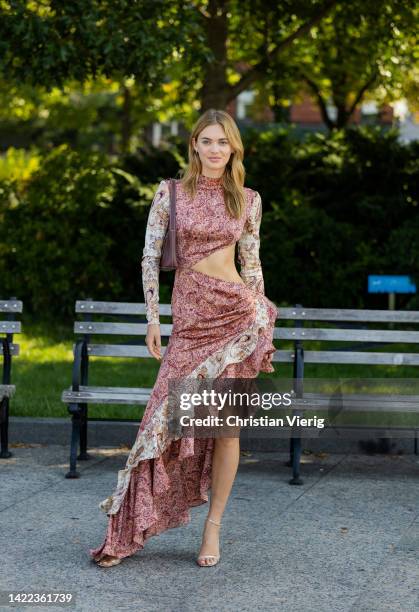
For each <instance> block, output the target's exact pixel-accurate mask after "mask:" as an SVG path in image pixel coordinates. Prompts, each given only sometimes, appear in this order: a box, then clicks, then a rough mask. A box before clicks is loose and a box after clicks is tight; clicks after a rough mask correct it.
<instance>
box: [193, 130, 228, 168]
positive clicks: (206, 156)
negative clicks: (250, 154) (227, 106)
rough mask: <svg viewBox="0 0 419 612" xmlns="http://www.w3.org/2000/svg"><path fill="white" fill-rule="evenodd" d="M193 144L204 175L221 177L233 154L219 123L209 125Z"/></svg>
mask: <svg viewBox="0 0 419 612" xmlns="http://www.w3.org/2000/svg"><path fill="white" fill-rule="evenodd" d="M192 144H193V147H194V149H195V151H197V152H198V155H199V158H200V160H201V164H202V173H203V174H205V175H206V176H210V177H214V178H215V177H220V176H221V175H222V174H223V172H224V168H225V167H226V165H227V163H228V161H229V159H230V156H231V154H232V153H233V149H232V148H231V145H230V143H229V141H228V138H227V136H226V135H225V132H224V129H223V127H222V126H221V125H220V124H219V123H215V124H214V125H207V127H206V128H204V129H203V130H202V132H200V134H199V136H198V138H197V139H196V140H195V139H193V143H192Z"/></svg>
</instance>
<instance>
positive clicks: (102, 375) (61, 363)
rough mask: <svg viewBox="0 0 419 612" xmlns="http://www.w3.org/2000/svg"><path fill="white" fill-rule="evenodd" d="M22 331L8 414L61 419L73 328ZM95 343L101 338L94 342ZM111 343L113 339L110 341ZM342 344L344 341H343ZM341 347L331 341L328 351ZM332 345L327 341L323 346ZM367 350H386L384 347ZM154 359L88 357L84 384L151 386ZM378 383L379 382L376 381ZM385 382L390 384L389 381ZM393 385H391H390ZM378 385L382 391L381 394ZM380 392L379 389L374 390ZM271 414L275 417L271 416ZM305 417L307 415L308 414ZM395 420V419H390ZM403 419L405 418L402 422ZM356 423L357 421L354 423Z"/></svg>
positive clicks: (102, 407)
mask: <svg viewBox="0 0 419 612" xmlns="http://www.w3.org/2000/svg"><path fill="white" fill-rule="evenodd" d="M22 327H23V329H24V333H22V334H19V335H17V336H15V341H16V342H17V343H19V344H20V355H19V356H18V357H16V358H14V359H13V365H12V382H13V384H16V393H15V395H14V396H13V398H12V400H11V407H10V414H11V415H13V416H28V417H29V416H31V417H62V418H69V415H68V410H67V406H66V405H65V404H64V403H63V402H62V401H61V393H62V391H63V390H64V389H65V388H68V387H69V386H70V384H71V376H72V361H73V352H72V346H73V342H74V339H75V336H74V334H73V331H72V324H71V323H69V324H68V325H63V324H60V323H56V322H54V323H51V322H39V321H29V320H28V317H25V320H24V322H23V325H22ZM98 341H99V342H100V341H101V339H98ZM113 341H115V342H116V341H117V338H116V337H115V338H114V340H113ZM165 343H166V339H164V344H165ZM275 344H276V346H277V348H282V349H286V348H292V343H290V342H287V343H285V342H283V343H282V342H281V343H280V344H279V342H278V341H275ZM346 345H347V343H346ZM339 346H343V343H337V342H336V343H333V347H334V348H337V347H339ZM305 347H306V350H308V349H313V350H314V349H319V348H321V344H320V343H319V342H313V341H311V342H306V343H305ZM330 347H331V343H328V348H330ZM414 348H415V346H414V345H411V344H410V345H409V344H406V345H401V344H400V345H397V346H396V345H393V346H392V349H391V350H396V351H400V352H411V351H412V350H414ZM370 350H384V351H385V350H390V349H389V347H383V346H381V347H380V348H377V349H370ZM159 365H160V364H159V362H157V361H156V360H155V359H152V358H150V359H122V358H109V357H108V358H100V357H91V358H90V365H89V384H92V385H102V386H120V387H124V386H127V387H131V386H134V387H152V386H153V384H154V382H155V380H156V377H157V373H158V370H159ZM274 367H275V373H272V374H266V373H261V375H260V377H261V378H274V377H280V378H285V379H287V378H288V379H291V378H292V365H291V364H282V363H281V364H278V363H275V364H274ZM417 373H418V369H417V368H416V367H414V366H403V367H400V366H399V367H396V366H381V365H380V366H364V365H349V366H348V365H340V364H338V365H327V366H324V365H318V364H305V368H304V374H305V378H306V379H310V378H327V379H333V380H335V379H339V378H362V379H366V378H378V379H387V380H388V379H391V378H399V379H401V378H410V379H415V378H417ZM377 382H380V381H377ZM388 382H390V381H388ZM393 382H394V381H393ZM384 383H385V381H383V390H384ZM374 392H380V385H378V386H377V387H374ZM144 408H145V406H138V405H132V406H126V405H125V406H123V405H110V404H89V408H88V410H89V418H106V419H131V420H135V421H139V420H140V419H141V418H142V415H143V412H144ZM272 416H274V415H273V414H272ZM307 416H309V415H307ZM402 417H403V422H405V423H406V424H407V423H412V419H413V417H416V414H406V415H401V414H400V413H399V414H397V419H398V421H397V422H400V419H401V418H402ZM370 418H371V419H372V421H371V422H372V423H374V424H378V422H377V419H378V420H379V422H380V423H382V421H383V416H382V415H381V414H375V415H373V414H371V417H370ZM392 418H394V417H392ZM406 419H407V420H406ZM357 422H359V419H357Z"/></svg>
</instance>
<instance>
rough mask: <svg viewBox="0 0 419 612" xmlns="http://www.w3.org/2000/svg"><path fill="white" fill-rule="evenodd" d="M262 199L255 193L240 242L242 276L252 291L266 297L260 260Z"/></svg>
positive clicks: (239, 252) (239, 253)
mask: <svg viewBox="0 0 419 612" xmlns="http://www.w3.org/2000/svg"><path fill="white" fill-rule="evenodd" d="M261 221H262V199H261V197H260V194H259V193H258V192H257V191H255V192H254V196H253V200H252V203H251V206H250V213H249V216H248V218H247V219H246V223H245V225H244V228H243V232H242V235H241V236H240V239H239V241H238V252H237V254H238V259H239V263H240V276H241V277H242V279H243V280H244V282H245V283H246V285H248V286H249V287H250V288H251V289H254V290H255V291H257V292H258V293H261V294H262V295H265V285H264V281H263V273H262V265H261V263H260V258H259V248H260V236H259V231H260V224H261Z"/></svg>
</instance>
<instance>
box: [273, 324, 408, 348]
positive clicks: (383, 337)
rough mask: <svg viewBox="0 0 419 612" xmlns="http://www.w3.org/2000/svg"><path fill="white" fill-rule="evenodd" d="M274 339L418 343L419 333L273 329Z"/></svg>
mask: <svg viewBox="0 0 419 612" xmlns="http://www.w3.org/2000/svg"><path fill="white" fill-rule="evenodd" d="M274 338H277V339H281V340H332V341H344V342H409V343H414V344H416V343H419V331H398V330H397V331H396V330H391V329H327V328H326V329H323V328H318V329H317V328H291V327H283V328H275V334H274Z"/></svg>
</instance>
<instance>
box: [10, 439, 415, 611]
mask: <svg viewBox="0 0 419 612" xmlns="http://www.w3.org/2000/svg"><path fill="white" fill-rule="evenodd" d="M11 450H12V452H13V457H11V458H10V459H0V478H1V496H0V517H1V525H2V529H1V531H0V549H1V551H2V561H3V562H2V564H1V567H0V588H1V589H2V590H13V591H17V590H21V591H25V592H28V591H36V592H40V591H43V592H48V591H52V592H57V591H59V592H72V593H73V594H74V596H75V602H74V605H71V606H66V608H67V609H69V610H70V609H71V610H80V611H86V612H90V611H97V610H98V609H102V610H106V611H107V610H117V611H118V610H121V611H122V610H136V611H140V612H143V611H144V612H153V611H158V612H172V611H173V612H175V611H176V612H189V611H191V612H192V611H195V610H196V609H199V610H200V611H202V612H207V611H208V612H210V611H213V610H217V611H228V612H231V611H236V610H237V611H240V612H242V611H250V610H252V611H254V610H255V609H261V610H264V611H268V612H270V611H272V612H273V611H278V610H280V611H281V612H291V611H292V612H300V611H301V612H303V611H304V612H311V611H313V612H314V611H316V612H319V611H320V612H341V611H342V612H359V611H362V612H382V611H383V610H384V611H385V610H388V611H389V612H390V611H391V612H394V611H397V610H401V611H403V612H413V611H415V610H419V590H418V585H419V506H418V499H419V459H418V457H417V456H416V455H414V454H409V455H372V456H369V455H359V454H348V455H345V454H342V453H339V454H337V453H336V454H332V453H325V452H319V453H307V454H304V455H303V456H302V471H301V474H302V480H303V484H302V485H301V486H291V485H290V484H289V482H288V481H289V479H290V476H291V473H290V472H291V470H290V468H289V467H287V466H286V461H287V459H288V455H287V453H286V452H279V451H273V452H262V451H254V452H251V451H247V452H243V453H242V456H241V458H240V465H239V470H238V474H237V478H236V480H235V483H234V486H233V490H232V493H231V496H230V498H229V501H228V505H227V508H226V511H225V514H224V516H223V527H222V530H221V540H220V542H221V561H220V563H219V564H218V565H217V566H215V567H208V568H200V567H198V565H196V563H195V557H196V555H197V552H198V549H199V545H200V540H201V533H202V528H203V523H204V519H205V516H206V514H207V510H208V504H203V505H202V506H198V507H195V508H192V509H191V522H190V523H189V524H188V525H185V526H183V527H179V528H175V529H170V530H168V531H166V532H164V533H162V534H160V535H158V536H154V537H152V538H150V539H149V540H147V542H146V545H145V547H144V549H143V550H141V551H138V552H137V553H136V554H135V555H133V556H132V557H130V558H128V559H125V560H124V562H123V563H122V564H120V565H119V566H116V567H113V568H108V569H101V568H99V567H98V566H97V565H96V564H94V563H93V562H92V561H91V560H90V557H89V556H88V549H89V548H91V547H94V546H98V545H99V544H100V543H101V542H102V540H103V537H104V533H105V529H106V523H107V517H106V515H104V514H103V513H102V512H101V511H100V510H99V508H98V503H99V502H100V501H101V500H103V499H104V498H105V497H107V496H108V495H109V494H110V493H111V492H112V491H113V490H114V488H115V485H116V478H117V471H118V470H119V469H121V468H122V467H123V466H124V464H125V459H126V456H127V453H128V450H129V449H127V448H118V447H102V446H99V447H93V448H90V453H91V454H92V459H90V460H89V461H85V462H80V463H79V470H80V473H81V477H80V478H79V479H74V480H71V479H66V478H64V474H65V473H66V471H67V469H68V447H67V446H65V445H50V444H32V445H28V444H20V445H16V446H15V447H13V446H12V448H11ZM0 609H1V610H3V609H5V610H7V609H19V610H27V609H28V606H24V605H23V604H20V605H15V606H13V608H12V607H4V606H0ZM36 609H37V610H63V609H65V607H60V606H55V605H50V606H46V605H43V606H37V607H36Z"/></svg>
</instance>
